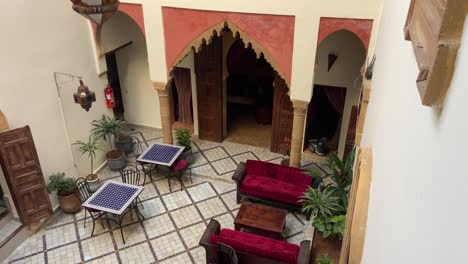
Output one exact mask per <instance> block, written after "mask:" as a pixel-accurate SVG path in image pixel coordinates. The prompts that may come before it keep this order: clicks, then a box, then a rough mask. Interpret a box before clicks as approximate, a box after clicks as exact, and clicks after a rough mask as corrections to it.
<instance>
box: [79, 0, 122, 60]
mask: <svg viewBox="0 0 468 264" xmlns="http://www.w3.org/2000/svg"><path fill="white" fill-rule="evenodd" d="M71 2H72V3H73V7H72V8H73V10H75V12H77V13H78V14H80V15H82V16H84V17H85V18H87V19H89V20H90V21H91V22H93V23H94V24H95V25H96V32H95V33H96V44H97V47H98V49H99V53H100V55H103V54H104V49H103V47H102V40H101V28H102V25H103V24H104V23H105V22H106V21H107V20H109V19H110V18H111V17H112V15H114V14H115V12H116V11H117V9H118V8H119V3H120V2H119V0H71Z"/></svg>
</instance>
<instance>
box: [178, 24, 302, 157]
mask: <svg viewBox="0 0 468 264" xmlns="http://www.w3.org/2000/svg"><path fill="white" fill-rule="evenodd" d="M190 54H191V53H189V55H188V56H186V57H185V58H184V59H183V60H182V61H181V62H179V64H177V65H178V66H177V67H175V68H174V71H173V72H175V70H177V68H178V67H180V65H181V64H186V61H187V60H189V59H187V58H189V57H190V56H191V55H190ZM193 55H194V56H193V57H194V62H193V65H194V71H195V76H196V78H195V77H194V80H196V84H195V89H194V93H195V94H196V96H194V98H195V97H196V99H195V100H196V108H195V109H193V111H194V112H195V113H196V115H194V116H197V118H198V120H197V121H198V123H197V124H198V131H199V138H200V139H204V140H210V141H216V142H222V141H224V140H226V141H230V142H235V143H240V144H247V145H252V146H258V147H262V148H266V149H270V150H271V151H273V152H278V153H283V152H284V153H287V152H288V150H287V149H285V148H284V147H283V145H284V144H283V141H285V140H286V139H285V137H287V138H289V139H290V135H291V131H290V130H291V129H292V111H293V110H292V107H289V104H285V102H290V99H289V95H288V91H289V89H288V87H287V85H286V82H285V81H284V80H283V79H282V78H281V77H280V76H279V74H278V73H277V72H276V70H274V69H273V67H272V66H271V64H270V63H269V62H268V61H267V60H266V59H265V57H266V56H264V54H263V53H260V54H257V53H256V52H255V50H254V49H253V47H252V44H251V43H247V44H246V43H244V41H243V39H242V38H241V36H240V33H236V34H233V31H232V30H231V29H230V28H229V27H228V25H227V23H225V25H224V28H223V29H222V30H220V32H219V33H217V32H216V31H214V32H213V35H212V36H211V38H210V39H209V40H207V41H202V44H201V47H200V48H199V49H198V52H196V53H193ZM174 77H175V76H174ZM174 79H175V80H176V78H174ZM176 87H177V83H176ZM172 91H173V94H175V93H176V92H177V94H178V95H179V97H180V92H179V89H177V91H175V90H174V88H173V89H172ZM286 98H287V100H286ZM172 100H173V103H174V104H177V103H178V102H180V98H179V99H178V100H176V99H175V98H173V99H172ZM277 109H281V111H277ZM175 116H177V113H175ZM281 123H283V124H285V125H279V124H281ZM290 123H291V126H290V125H286V124H290ZM195 130H196V129H195Z"/></svg>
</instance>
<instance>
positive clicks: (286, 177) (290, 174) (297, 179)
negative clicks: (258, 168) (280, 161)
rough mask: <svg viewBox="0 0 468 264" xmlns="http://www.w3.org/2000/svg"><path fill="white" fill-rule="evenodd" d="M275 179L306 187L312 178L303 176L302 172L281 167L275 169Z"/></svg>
mask: <svg viewBox="0 0 468 264" xmlns="http://www.w3.org/2000/svg"><path fill="white" fill-rule="evenodd" d="M275 179H277V180H281V181H285V182H289V183H293V184H296V185H302V186H306V187H308V186H310V184H311V183H312V177H311V176H309V175H305V174H303V170H301V169H298V168H293V167H288V166H281V165H280V166H278V168H277V169H276V177H275Z"/></svg>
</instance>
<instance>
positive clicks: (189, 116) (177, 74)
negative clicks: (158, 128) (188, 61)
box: [169, 67, 194, 133]
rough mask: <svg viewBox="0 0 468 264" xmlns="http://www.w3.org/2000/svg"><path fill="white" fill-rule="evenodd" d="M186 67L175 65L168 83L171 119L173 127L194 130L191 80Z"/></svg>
mask: <svg viewBox="0 0 468 264" xmlns="http://www.w3.org/2000/svg"><path fill="white" fill-rule="evenodd" d="M191 78H192V76H191V71H190V69H188V68H183V67H176V68H175V69H174V70H173V71H172V81H171V85H170V90H169V94H170V100H171V106H172V107H171V121H172V128H173V129H188V130H190V132H191V133H193V132H194V126H193V103H192V80H191Z"/></svg>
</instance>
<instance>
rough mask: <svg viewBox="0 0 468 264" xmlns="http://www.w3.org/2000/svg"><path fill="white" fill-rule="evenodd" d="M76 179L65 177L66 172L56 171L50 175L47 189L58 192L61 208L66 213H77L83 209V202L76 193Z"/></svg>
mask: <svg viewBox="0 0 468 264" xmlns="http://www.w3.org/2000/svg"><path fill="white" fill-rule="evenodd" d="M75 189H76V184H75V179H73V178H70V177H65V173H63V172H60V173H55V174H52V175H50V176H49V182H48V183H47V191H48V192H49V193H52V192H57V196H58V201H59V205H60V208H62V209H63V211H64V212H65V213H69V214H75V213H78V212H79V211H80V210H81V203H80V200H78V197H76V195H75Z"/></svg>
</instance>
